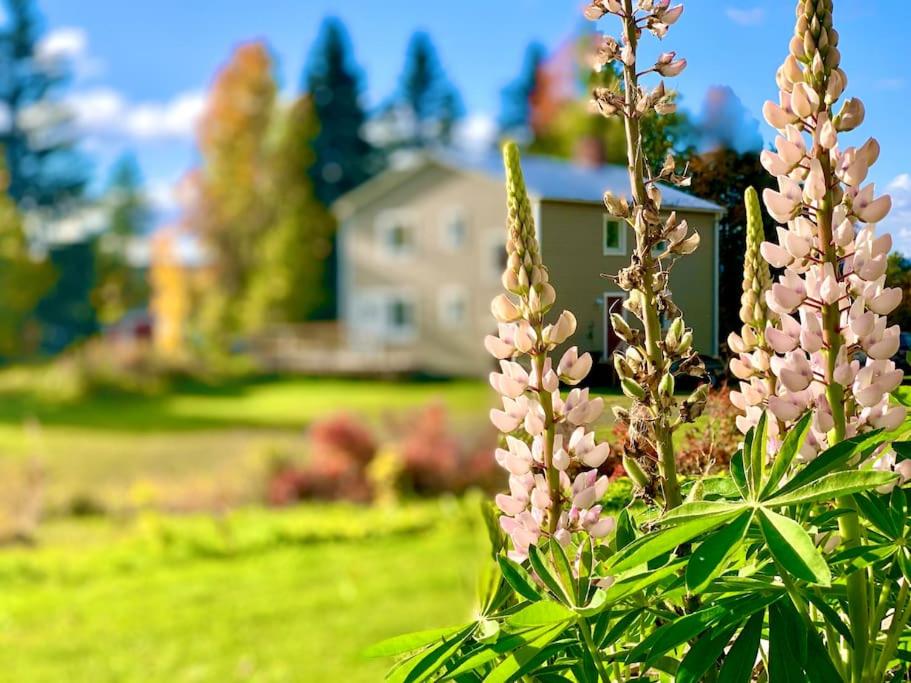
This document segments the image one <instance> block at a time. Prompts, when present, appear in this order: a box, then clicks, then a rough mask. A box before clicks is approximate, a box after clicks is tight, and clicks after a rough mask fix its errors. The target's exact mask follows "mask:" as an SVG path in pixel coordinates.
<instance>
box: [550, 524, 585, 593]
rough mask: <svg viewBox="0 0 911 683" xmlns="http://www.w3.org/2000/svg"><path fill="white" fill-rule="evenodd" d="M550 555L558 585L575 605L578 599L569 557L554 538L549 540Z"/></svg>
mask: <svg viewBox="0 0 911 683" xmlns="http://www.w3.org/2000/svg"><path fill="white" fill-rule="evenodd" d="M550 556H551V560H552V562H553V566H554V568H555V569H556V575H557V578H558V579H559V580H560V585H561V586H563V591H564V592H565V593H566V595H568V596H569V598H570V602H571V604H573V605H575V604H576V603H577V602H578V601H579V596H578V595H577V590H576V589H577V585H576V578H575V576H573V570H572V567H570V565H569V558H568V557H566V550H564V549H563V546H562V545H561V544H560V543H558V542H557V541H556V540H552V541H551V542H550Z"/></svg>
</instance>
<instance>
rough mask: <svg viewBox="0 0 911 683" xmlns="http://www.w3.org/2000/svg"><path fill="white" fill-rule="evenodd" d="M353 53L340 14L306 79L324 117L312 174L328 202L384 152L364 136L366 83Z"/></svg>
mask: <svg viewBox="0 0 911 683" xmlns="http://www.w3.org/2000/svg"><path fill="white" fill-rule="evenodd" d="M350 52H351V47H350V41H349V39H348V35H347V32H346V31H345V26H344V24H342V22H341V21H340V20H339V19H337V18H335V17H330V18H327V19H326V20H325V21H324V22H323V25H322V27H321V28H320V34H319V37H318V38H317V40H316V43H315V45H314V47H313V50H312V52H311V55H310V59H309V62H308V64H307V69H306V72H305V74H304V77H303V79H302V80H303V83H302V86H303V90H304V92H306V93H309V94H310V97H311V99H312V102H313V107H314V109H315V113H316V117H317V118H318V119H319V121H320V127H319V132H318V133H317V135H316V137H315V138H314V139H313V151H314V153H315V155H316V158H315V160H314V162H313V164H312V165H311V167H310V177H311V179H312V181H313V187H314V189H315V191H316V196H317V197H318V198H319V199H320V201H322V202H323V204H325V205H326V206H329V205H330V204H331V203H332V202H334V201H335V200H336V199H338V198H339V197H340V196H341V195H343V194H344V193H346V192H348V191H349V190H351V189H353V188H355V187H357V186H358V185H360V184H361V183H362V182H364V181H365V180H367V179H368V178H369V177H370V176H372V175H373V174H375V173H376V172H377V171H379V170H380V168H381V166H382V159H381V155H380V154H379V152H378V151H377V150H376V149H374V147H373V146H372V145H371V144H370V143H369V142H368V141H367V140H366V138H365V137H364V124H365V123H366V120H367V115H366V113H365V112H364V108H363V107H362V106H361V90H362V87H363V85H362V79H361V75H360V73H359V70H358V68H357V66H356V65H355V64H354V61H353V58H352V57H351V55H350Z"/></svg>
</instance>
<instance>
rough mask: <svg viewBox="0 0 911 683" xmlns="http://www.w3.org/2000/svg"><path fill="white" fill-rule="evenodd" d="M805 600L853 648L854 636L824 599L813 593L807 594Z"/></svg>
mask: <svg viewBox="0 0 911 683" xmlns="http://www.w3.org/2000/svg"><path fill="white" fill-rule="evenodd" d="M807 599H808V600H809V601H810V602H811V603H813V606H814V607H816V609H818V610H819V612H820V614H822V616H823V617H824V618H825V620H826V621H827V622H828V623H829V625H830V626H831V627H832V628H834V629H835V630H836V631H838V633H839V634H840V635H841V636H842V637H843V638H844V639H845V640H846V641H847V643H848V645H849V646H851V647H854V636H853V635H852V634H851V629H850V628H848V625H847V624H846V623H845V622H844V621H842V618H841V616H839V614H838V612H836V611H835V610H834V609H833V608H832V606H831V605H830V604H829V603H827V602H826V600H825V598H823V597H822V596H820V595H816V594H815V593H808V594H807Z"/></svg>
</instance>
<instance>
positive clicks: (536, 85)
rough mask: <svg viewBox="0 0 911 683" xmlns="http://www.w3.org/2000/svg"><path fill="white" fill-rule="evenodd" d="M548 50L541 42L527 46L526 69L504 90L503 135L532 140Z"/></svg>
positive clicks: (501, 118)
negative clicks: (534, 114)
mask: <svg viewBox="0 0 911 683" xmlns="http://www.w3.org/2000/svg"><path fill="white" fill-rule="evenodd" d="M546 58H547V50H546V48H545V47H544V46H543V45H542V44H541V43H531V44H530V45H529V46H528V48H527V49H526V50H525V58H524V60H523V62H522V70H521V72H520V73H519V75H518V76H517V77H516V79H515V80H514V81H512V82H511V83H510V84H509V85H507V86H506V87H505V88H503V90H502V91H501V93H500V117H499V121H498V122H497V123H498V125H499V129H500V136H501V137H503V138H510V139H513V140H516V141H517V142H519V143H528V142H530V141H531V139H532V136H533V135H534V133H533V130H532V107H533V105H534V101H535V97H536V95H538V94H539V92H540V90H541V85H542V76H543V74H542V66H543V65H544V61H545V59H546Z"/></svg>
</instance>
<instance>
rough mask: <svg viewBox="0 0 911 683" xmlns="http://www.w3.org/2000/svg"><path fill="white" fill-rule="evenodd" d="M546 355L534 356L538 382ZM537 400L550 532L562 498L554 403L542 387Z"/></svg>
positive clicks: (555, 524)
mask: <svg viewBox="0 0 911 683" xmlns="http://www.w3.org/2000/svg"><path fill="white" fill-rule="evenodd" d="M538 327H539V329H538V333H539V336H538V338H539V339H540V332H541V330H540V326H538ZM545 359H546V355H545V354H543V353H539V354H538V355H537V356H535V359H534V363H535V370H536V372H537V375H538V383H539V384H540V383H541V382H542V381H543V377H544V364H545ZM538 400H539V401H540V402H541V408H542V410H543V411H544V429H545V431H544V453H543V456H544V468H545V470H546V473H547V489H548V492H549V493H550V514H549V515H548V520H547V530H548V532H549V533H550V534H553V533H555V532H556V531H557V525H558V523H559V521H560V513H561V511H562V507H563V500H562V498H561V495H560V472H559V471H558V470H557V468H556V467H555V466H554V437H555V436H556V425H555V423H554V405H553V397H552V396H551V395H550V392H548V391H545V390H544V389H543V388H542V389H541V390H540V391H539V392H538Z"/></svg>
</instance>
